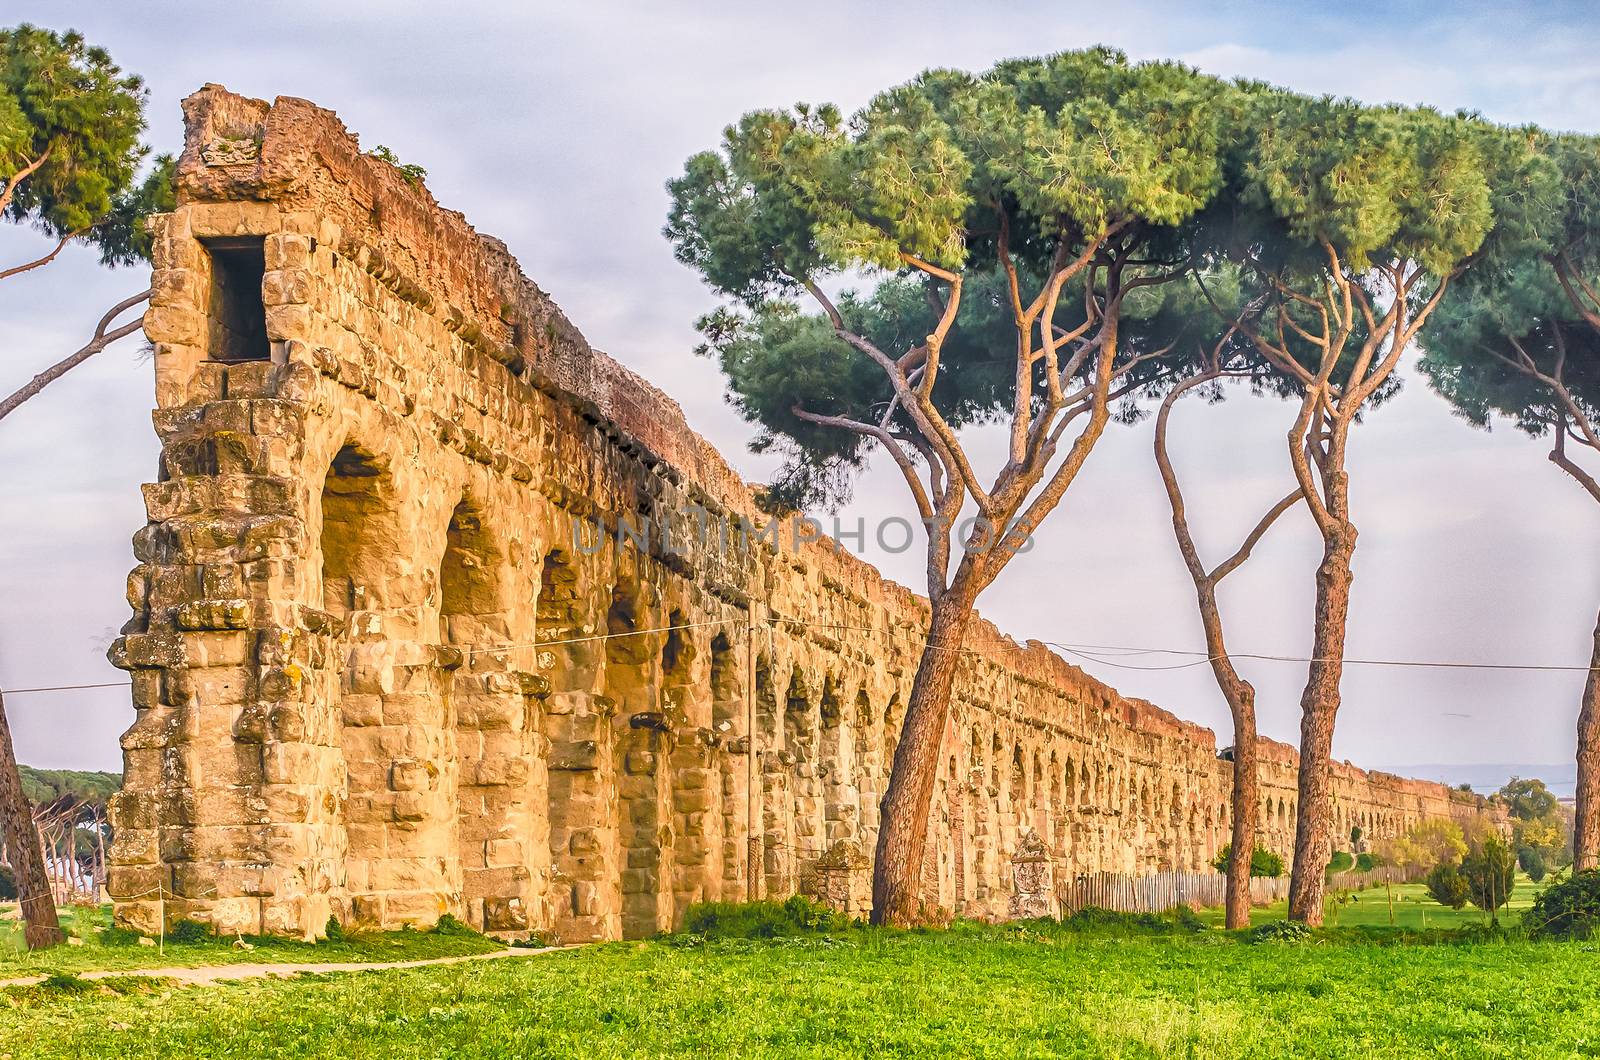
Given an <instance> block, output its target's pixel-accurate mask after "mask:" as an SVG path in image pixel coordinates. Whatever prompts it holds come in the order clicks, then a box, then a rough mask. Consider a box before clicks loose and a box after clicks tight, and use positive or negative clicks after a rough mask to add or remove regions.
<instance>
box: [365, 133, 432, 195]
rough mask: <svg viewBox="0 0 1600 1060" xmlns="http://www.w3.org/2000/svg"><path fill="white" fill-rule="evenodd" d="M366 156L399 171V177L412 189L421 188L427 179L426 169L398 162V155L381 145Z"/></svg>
mask: <svg viewBox="0 0 1600 1060" xmlns="http://www.w3.org/2000/svg"><path fill="white" fill-rule="evenodd" d="M367 154H369V155H371V156H372V157H373V158H376V159H378V160H379V161H380V162H387V163H389V164H390V165H391V166H393V167H394V168H395V169H397V170H399V171H400V176H401V177H402V178H404V180H405V182H406V183H407V184H410V185H411V186H412V187H414V188H420V187H422V185H423V182H424V181H426V180H427V179H428V171H427V170H426V169H423V168H422V167H421V166H418V165H413V164H410V163H406V162H402V161H400V158H399V156H398V155H396V154H395V153H394V152H393V151H391V150H390V149H389V148H387V147H385V146H383V145H382V144H379V145H378V146H377V147H374V148H373V149H372V150H370V151H368V152H367Z"/></svg>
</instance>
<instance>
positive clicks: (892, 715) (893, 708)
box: [880, 692, 904, 790]
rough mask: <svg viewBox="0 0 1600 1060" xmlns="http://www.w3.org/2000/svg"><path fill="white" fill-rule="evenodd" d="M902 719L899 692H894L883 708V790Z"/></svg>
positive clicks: (891, 763)
mask: <svg viewBox="0 0 1600 1060" xmlns="http://www.w3.org/2000/svg"><path fill="white" fill-rule="evenodd" d="M903 720H904V717H903V712H902V711H901V708H900V693H898V692H896V693H895V694H894V695H892V696H890V697H889V703H888V705H887V706H886V707H884V708H883V762H882V763H881V764H880V770H881V772H882V774H883V786H884V789H885V790H888V786H889V775H890V774H891V773H893V772H894V753H895V750H896V749H897V748H899V746H900V727H901V723H902V722H903Z"/></svg>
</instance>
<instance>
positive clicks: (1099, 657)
mask: <svg viewBox="0 0 1600 1060" xmlns="http://www.w3.org/2000/svg"><path fill="white" fill-rule="evenodd" d="M779 621H780V622H781V623H782V624H785V625H800V626H804V627H805V628H807V629H831V630H837V631H853V632H861V633H884V632H888V630H886V629H884V628H883V627H878V626H851V625H845V624H842V623H834V622H799V621H798V620H795V619H780V620H779ZM736 624H737V623H735V625H736ZM727 625H729V623H727V622H724V621H721V620H716V619H713V620H708V621H704V622H686V623H681V624H678V625H672V626H656V627H653V628H650V629H630V630H624V631H622V632H619V633H596V634H593V635H589V636H582V637H566V638H563V639H560V640H545V641H535V642H533V643H530V644H497V645H487V646H484V647H477V648H468V649H466V650H464V651H463V652H462V654H463V655H467V656H473V655H483V654H487V653H489V652H497V651H514V650H517V649H521V648H535V649H537V648H554V647H560V646H563V645H570V644H584V643H592V642H595V641H606V640H616V639H618V638H622V637H642V636H646V635H649V634H655V633H671V632H674V631H677V630H686V629H700V628H704V627H706V626H727ZM1038 643H1040V644H1044V645H1046V646H1048V647H1051V648H1057V649H1060V650H1061V651H1064V652H1066V653H1068V654H1069V655H1074V656H1077V657H1078V658H1080V659H1083V660H1085V661H1086V662H1090V663H1096V664H1099V665H1101V666H1110V667H1114V668H1116V669H1119V670H1144V671H1160V670H1186V669H1189V668H1190V667H1194V666H1205V665H1206V664H1208V663H1210V662H1212V661H1213V657H1212V656H1211V655H1208V654H1207V653H1205V652H1203V651H1190V650H1186V649H1183V648H1136V647H1129V646H1128V645H1122V644H1076V643H1074V644H1068V643H1064V642H1062V641H1055V640H1045V641H1039V642H1038ZM935 648H936V650H939V651H955V652H960V653H961V654H963V655H982V654H986V651H985V650H983V649H978V648H945V647H939V646H938V645H935ZM1009 650H1012V651H1019V652H1023V651H1027V650H1028V648H1027V646H1026V645H1021V644H1019V645H1016V646H1015V647H1014V648H1011V649H1009ZM1138 655H1175V656H1180V657H1183V658H1184V659H1185V661H1184V662H1178V663H1170V664H1162V665H1155V666H1139V665H1135V664H1132V663H1125V662H1118V661H1117V660H1118V659H1121V658H1128V657H1131V656H1138ZM1228 655H1229V657H1230V658H1232V659H1253V660H1257V661H1260V662H1279V663H1295V664H1299V665H1307V664H1309V663H1311V662H1313V661H1315V660H1313V658H1312V657H1311V656H1307V655H1270V654H1265V653H1261V652H1246V651H1235V652H1229V653H1228ZM1343 663H1344V665H1346V666H1386V667H1413V668H1417V669H1429V670H1506V671H1528V672H1534V673H1588V672H1589V671H1590V670H1591V669H1594V667H1590V666H1566V665H1555V664H1548V663H1484V662H1451V661H1444V660H1437V659H1361V658H1346V659H1344V660H1343ZM129 684H130V682H128V681H94V682H85V683H82V684H68V685H44V686H40V687H37V688H5V687H4V686H0V694H3V695H7V696H25V695H31V694H34V693H41V692H76V691H81V690H86V689H95V688H126V687H128V686H129Z"/></svg>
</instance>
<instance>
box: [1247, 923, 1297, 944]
mask: <svg viewBox="0 0 1600 1060" xmlns="http://www.w3.org/2000/svg"><path fill="white" fill-rule="evenodd" d="M1310 938H1311V929H1310V928H1308V927H1306V926H1305V925H1304V924H1302V923H1300V921H1298V920H1279V921H1276V922H1274V923H1271V924H1262V925H1261V926H1260V927H1258V928H1255V929H1254V930H1252V931H1251V932H1250V941H1251V942H1252V943H1261V942H1305V941H1307V940H1309V939H1310Z"/></svg>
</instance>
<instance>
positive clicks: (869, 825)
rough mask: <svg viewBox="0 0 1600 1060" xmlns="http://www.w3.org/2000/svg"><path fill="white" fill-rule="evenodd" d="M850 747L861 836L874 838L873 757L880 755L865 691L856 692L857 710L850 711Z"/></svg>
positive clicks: (876, 789) (874, 771)
mask: <svg viewBox="0 0 1600 1060" xmlns="http://www.w3.org/2000/svg"><path fill="white" fill-rule="evenodd" d="M850 726H851V728H852V729H853V730H854V731H853V732H852V733H851V737H852V740H851V745H852V747H853V750H854V753H855V782H856V792H857V798H858V802H859V806H860V812H861V833H862V835H863V836H864V837H865V836H869V835H873V834H875V833H876V831H877V827H878V815H877V813H876V812H875V811H876V810H877V808H878V807H877V803H878V780H877V767H876V765H875V763H874V760H873V756H874V755H876V754H877V753H878V748H877V747H876V736H877V734H876V733H875V732H874V728H875V727H874V726H873V724H872V700H871V699H870V698H868V696H867V690H866V689H865V688H862V689H859V690H858V691H857V692H856V702H855V706H854V707H853V708H851V718H850Z"/></svg>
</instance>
